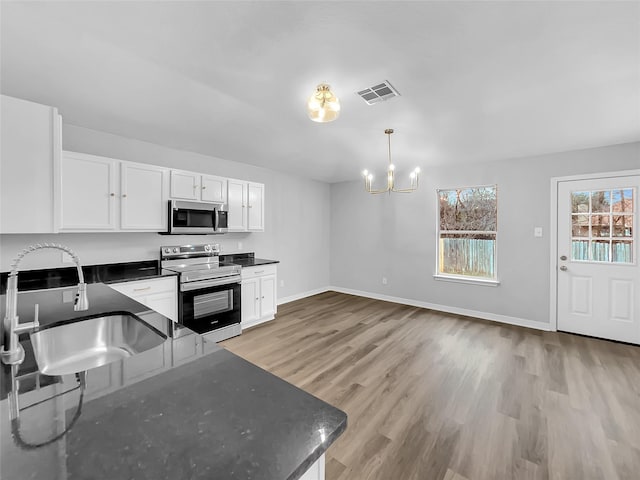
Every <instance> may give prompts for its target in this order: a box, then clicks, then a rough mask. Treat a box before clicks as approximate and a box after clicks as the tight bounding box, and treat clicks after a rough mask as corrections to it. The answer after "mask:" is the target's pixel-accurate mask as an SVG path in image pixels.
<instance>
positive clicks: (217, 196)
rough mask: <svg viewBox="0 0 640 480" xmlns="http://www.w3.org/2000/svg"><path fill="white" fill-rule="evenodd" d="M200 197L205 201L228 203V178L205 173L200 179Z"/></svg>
mask: <svg viewBox="0 0 640 480" xmlns="http://www.w3.org/2000/svg"><path fill="white" fill-rule="evenodd" d="M200 190H201V192H200V198H201V199H202V201H203V202H222V203H227V179H226V178H221V177H212V176H211V175H203V176H202V178H201V179H200Z"/></svg>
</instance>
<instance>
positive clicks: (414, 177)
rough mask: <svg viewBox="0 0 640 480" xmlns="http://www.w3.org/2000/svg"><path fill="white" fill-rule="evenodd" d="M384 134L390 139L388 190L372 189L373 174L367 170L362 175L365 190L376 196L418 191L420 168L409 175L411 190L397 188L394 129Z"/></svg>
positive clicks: (387, 130)
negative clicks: (392, 154) (392, 160)
mask: <svg viewBox="0 0 640 480" xmlns="http://www.w3.org/2000/svg"><path fill="white" fill-rule="evenodd" d="M384 133H386V134H387V138H388V139H389V167H388V168H387V188H385V189H384V190H374V189H373V188H372V187H371V183H372V181H373V174H371V173H369V171H368V170H365V171H364V172H362V175H363V176H364V189H365V190H366V191H367V192H369V193H371V194H374V195H377V194H380V193H387V192H389V194H391V192H395V193H411V192H413V191H415V190H417V189H418V178H419V176H420V167H416V168H415V169H414V170H413V171H412V172H411V174H410V175H409V178H410V179H411V186H410V187H409V188H399V189H398V188H396V187H395V169H396V167H395V165H394V164H393V163H391V134H392V133H393V128H387V129H386V130H385V131H384Z"/></svg>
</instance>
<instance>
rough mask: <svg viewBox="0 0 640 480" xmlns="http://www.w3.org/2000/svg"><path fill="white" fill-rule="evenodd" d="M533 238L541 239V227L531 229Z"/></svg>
mask: <svg viewBox="0 0 640 480" xmlns="http://www.w3.org/2000/svg"><path fill="white" fill-rule="evenodd" d="M533 236H534V237H538V238H539V237H542V227H535V228H534V229H533Z"/></svg>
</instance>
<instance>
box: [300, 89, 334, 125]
mask: <svg viewBox="0 0 640 480" xmlns="http://www.w3.org/2000/svg"><path fill="white" fill-rule="evenodd" d="M307 112H308V113H309V118H310V119H311V120H313V121H314V122H319V123H327V122H332V121H333V120H335V119H336V118H338V115H340V100H338V97H336V96H335V95H334V94H333V92H332V91H331V87H330V86H329V85H327V84H326V83H321V84H320V85H318V87H317V88H316V91H315V93H314V94H313V95H311V96H310V97H309V101H308V102H307Z"/></svg>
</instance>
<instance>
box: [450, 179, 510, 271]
mask: <svg viewBox="0 0 640 480" xmlns="http://www.w3.org/2000/svg"><path fill="white" fill-rule="evenodd" d="M497 190H498V189H497V186H496V185H492V186H483V187H470V188H459V189H452V190H438V199H439V219H440V221H439V228H438V274H439V275H446V276H463V277H470V278H478V279H483V280H487V279H490V280H496V277H497V274H496V235H497V223H498V222H497V217H498V202H497Z"/></svg>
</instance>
